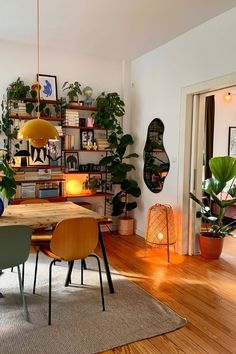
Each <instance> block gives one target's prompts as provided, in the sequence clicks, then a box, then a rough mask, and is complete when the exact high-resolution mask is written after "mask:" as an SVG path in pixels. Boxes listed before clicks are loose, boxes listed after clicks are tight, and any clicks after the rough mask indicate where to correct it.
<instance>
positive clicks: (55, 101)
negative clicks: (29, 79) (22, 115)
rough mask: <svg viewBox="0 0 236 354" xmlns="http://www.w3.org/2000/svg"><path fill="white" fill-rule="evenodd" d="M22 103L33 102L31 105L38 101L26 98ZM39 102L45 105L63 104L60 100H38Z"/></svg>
mask: <svg viewBox="0 0 236 354" xmlns="http://www.w3.org/2000/svg"><path fill="white" fill-rule="evenodd" d="M24 102H33V103H37V102H38V100H37V99H35V98H26V99H25V100H24ZM39 102H44V103H47V104H57V103H58V104H64V102H62V101H60V100H39Z"/></svg>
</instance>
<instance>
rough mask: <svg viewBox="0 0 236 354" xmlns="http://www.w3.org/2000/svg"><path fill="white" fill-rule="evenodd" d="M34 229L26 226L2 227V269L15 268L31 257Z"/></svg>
mask: <svg viewBox="0 0 236 354" xmlns="http://www.w3.org/2000/svg"><path fill="white" fill-rule="evenodd" d="M31 235H32V228H31V227H29V226H25V225H10V226H1V227H0V269H6V268H10V267H15V266H17V265H19V264H22V263H24V262H25V261H26V260H27V258H28V257H29V251H30V244H31Z"/></svg>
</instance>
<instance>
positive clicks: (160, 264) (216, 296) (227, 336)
mask: <svg viewBox="0 0 236 354" xmlns="http://www.w3.org/2000/svg"><path fill="white" fill-rule="evenodd" d="M104 242H105V246H106V250H107V255H108V259H109V263H110V264H111V266H113V267H114V268H115V269H116V270H118V271H120V272H121V273H122V274H124V275H125V276H127V277H128V278H129V279H130V280H131V281H133V282H135V283H136V284H138V285H139V286H140V287H142V288H143V289H145V290H146V291H147V292H149V293H150V294H151V295H153V296H154V297H156V298H158V300H160V301H161V302H163V303H164V304H166V305H168V306H169V307H170V308H172V309H173V310H174V311H176V312H177V313H178V314H179V315H181V316H183V317H186V318H187V321H188V323H187V325H186V326H185V327H183V328H181V329H179V330H177V331H174V332H172V333H167V334H165V335H162V336H158V337H154V338H150V339H146V340H143V341H139V342H136V343H132V344H129V345H125V346H122V347H119V348H115V349H113V350H109V351H107V352H104V354H112V353H113V354H114V353H115V354H118V353H121V354H141V353H142V354H143V353H145V354H149V353H150V354H154V353H163V354H172V353H173V354H175V353H181V354H182V353H183V354H185V353H186V354H204V353H209V354H217V353H220V354H228V353H230V354H234V353H235V354H236V296H235V294H236V240H235V239H234V240H233V239H232V238H226V239H225V246H224V252H223V254H222V256H221V258H220V259H219V260H213V261H206V260H204V259H203V258H202V257H201V256H181V255H177V254H174V253H173V252H171V262H170V263H169V264H168V263H167V257H166V250H165V249H159V248H153V249H150V248H148V249H147V248H146V246H145V241H144V239H143V238H142V237H139V236H135V235H132V236H120V235H116V234H113V235H111V234H110V233H105V234H104ZM98 253H99V250H98ZM117 335H118V334H117Z"/></svg>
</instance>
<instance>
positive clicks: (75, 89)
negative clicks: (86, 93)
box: [62, 81, 82, 102]
mask: <svg viewBox="0 0 236 354" xmlns="http://www.w3.org/2000/svg"><path fill="white" fill-rule="evenodd" d="M80 87H81V84H80V83H79V82H78V81H75V82H74V83H72V84H70V83H69V82H68V81H66V82H64V84H63V86H62V89H63V91H65V90H68V91H67V96H68V97H69V101H70V102H73V100H74V97H77V101H78V97H79V95H82V91H81V88H80Z"/></svg>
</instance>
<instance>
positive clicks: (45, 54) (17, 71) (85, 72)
mask: <svg viewBox="0 0 236 354" xmlns="http://www.w3.org/2000/svg"><path fill="white" fill-rule="evenodd" d="M0 53H1V55H0V98H2V97H3V94H5V93H6V88H7V86H8V85H9V84H10V83H11V82H12V81H15V80H16V79H17V77H18V76H20V77H21V78H22V79H23V80H24V81H25V83H28V84H29V85H30V84H31V83H32V82H33V81H35V79H36V72H37V67H36V48H35V46H27V45H21V44H16V43H7V42H3V41H0ZM39 71H40V73H42V74H48V75H55V76H57V87H58V96H59V97H61V96H64V97H65V96H66V92H63V91H62V89H61V87H62V85H63V83H64V82H65V81H69V82H74V81H79V82H80V83H81V84H82V88H83V87H84V86H86V85H89V86H91V87H92V88H93V90H94V93H93V97H94V98H96V96H97V95H98V94H100V93H101V92H102V91H106V92H111V91H116V92H118V93H120V94H121V93H122V91H123V90H122V85H123V84H122V62H121V61H115V60H106V59H104V58H98V57H88V56H81V55H80V54H79V52H78V51H77V52H76V51H75V52H68V51H66V52H64V50H63V43H62V47H61V50H60V51H59V50H58V51H56V50H52V49H50V48H40V70H39Z"/></svg>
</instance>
